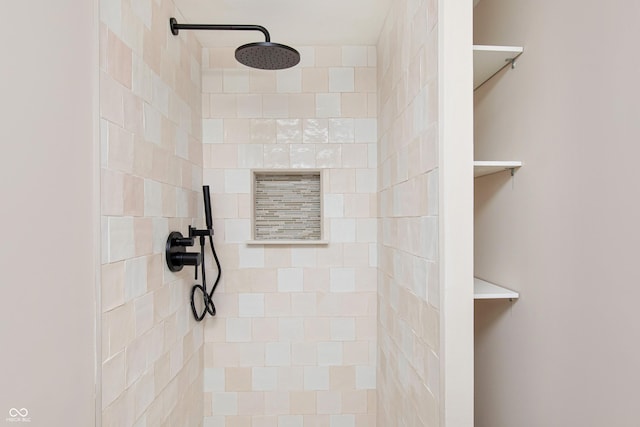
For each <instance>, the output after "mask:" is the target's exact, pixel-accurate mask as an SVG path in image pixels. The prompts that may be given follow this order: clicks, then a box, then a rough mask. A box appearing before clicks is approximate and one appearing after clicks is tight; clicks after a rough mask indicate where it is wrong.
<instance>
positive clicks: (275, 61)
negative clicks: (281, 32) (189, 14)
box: [169, 18, 300, 70]
mask: <svg viewBox="0 0 640 427" xmlns="http://www.w3.org/2000/svg"><path fill="white" fill-rule="evenodd" d="M169 27H170V28H171V33H172V34H173V35H174V36H177V35H178V34H179V32H180V30H225V31H228V30H235V31H260V32H261V33H262V34H264V38H265V41H264V42H255V43H248V44H245V45H242V46H240V47H239V48H237V49H236V60H237V61H238V62H240V63H241V64H244V65H246V66H247V67H251V68H258V69H260V70H283V69H285V68H291V67H293V66H295V65H297V64H298V63H299V62H300V53H299V52H298V51H297V50H295V49H294V48H292V47H290V46H287V45H284V44H279V43H272V42H271V36H270V35H269V31H267V29H266V28H265V27H263V26H262V25H223V24H178V21H177V20H176V18H171V19H169Z"/></svg>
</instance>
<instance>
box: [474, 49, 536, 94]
mask: <svg viewBox="0 0 640 427" xmlns="http://www.w3.org/2000/svg"><path fill="white" fill-rule="evenodd" d="M523 51H524V48H522V47H520V46H485V45H473V89H474V90H475V89H477V88H478V87H480V85H482V84H483V83H484V82H486V81H487V80H489V79H490V78H491V77H493V76H494V75H495V74H496V73H497V72H498V71H500V70H502V69H503V68H504V67H506V66H507V65H511V64H513V61H515V59H516V58H517V57H518V56H520V55H521V54H522V52H523Z"/></svg>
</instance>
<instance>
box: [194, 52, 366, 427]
mask: <svg viewBox="0 0 640 427" xmlns="http://www.w3.org/2000/svg"><path fill="white" fill-rule="evenodd" d="M301 55H302V61H301V64H300V65H299V66H297V67H295V68H293V69H289V70H282V71H260V70H249V69H248V68H245V67H243V66H240V65H237V64H236V62H235V60H234V58H233V50H232V49H225V48H212V49H205V50H203V61H202V62H203V66H204V68H203V75H202V78H203V117H204V120H203V129H204V130H203V143H204V159H203V162H204V178H203V181H204V183H205V184H208V185H210V186H211V191H212V205H213V216H214V227H215V232H216V234H215V242H216V246H217V250H218V252H219V255H220V261H221V263H222V265H223V270H224V271H223V275H222V281H221V284H220V286H219V287H218V290H217V291H216V294H215V298H214V300H215V303H216V307H217V310H218V315H217V317H215V318H211V317H208V318H207V320H206V321H205V323H204V325H205V330H204V334H205V356H204V365H205V369H204V392H205V395H204V414H205V421H204V424H205V426H209V427H212V426H216V427H217V426H226V427H233V426H242V427H244V426H252V427H267V426H269V427H275V426H278V427H284V426H296V427H299V426H304V427H309V426H318V427H320V426H322V427H327V426H331V427H354V426H359V427H371V426H374V425H375V424H376V421H375V418H376V396H375V387H376V375H375V366H376V266H377V246H376V242H377V209H376V191H377V184H376V177H377V168H376V165H377V148H376V145H377V144H376V141H377V119H376V112H377V84H376V61H377V59H376V49H375V48H374V47H371V46H343V47H340V46H335V47H309V48H302V49H301ZM252 168H257V169H308V168H317V169H322V170H323V172H324V174H325V194H324V198H323V202H324V215H325V219H324V226H325V234H326V236H325V237H326V239H327V240H329V244H328V245H320V246H248V245H247V244H246V241H247V240H250V238H251V237H250V236H251V232H250V227H251V221H250V217H251V212H250V209H251V195H250V191H251V184H250V177H251V172H250V171H251V169H252ZM214 274H215V269H212V270H211V271H210V272H209V274H208V277H214Z"/></svg>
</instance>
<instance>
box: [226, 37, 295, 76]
mask: <svg viewBox="0 0 640 427" xmlns="http://www.w3.org/2000/svg"><path fill="white" fill-rule="evenodd" d="M236 59H237V60H238V62H240V63H241V64H244V65H246V66H247V67H251V68H258V69H260V70H283V69H285V68H291V67H293V66H295V65H297V64H298V63H299V62H300V53H298V51H297V50H295V49H294V48H292V47H289V46H286V45H283V44H278V43H271V42H268V41H267V42H256V43H249V44H245V45H242V46H240V47H239V48H237V49H236Z"/></svg>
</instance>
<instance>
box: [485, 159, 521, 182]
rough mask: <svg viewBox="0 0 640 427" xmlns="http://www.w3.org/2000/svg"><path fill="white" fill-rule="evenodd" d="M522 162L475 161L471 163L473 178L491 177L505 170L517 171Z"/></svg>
mask: <svg viewBox="0 0 640 427" xmlns="http://www.w3.org/2000/svg"><path fill="white" fill-rule="evenodd" d="M520 166H522V162H518V161H510V160H508V161H476V162H473V177H474V178H478V177H480V176H485V175H491V174H492V173H498V172H502V171H506V170H513V169H518V168H519V167H520Z"/></svg>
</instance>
